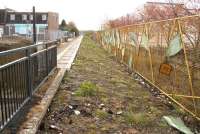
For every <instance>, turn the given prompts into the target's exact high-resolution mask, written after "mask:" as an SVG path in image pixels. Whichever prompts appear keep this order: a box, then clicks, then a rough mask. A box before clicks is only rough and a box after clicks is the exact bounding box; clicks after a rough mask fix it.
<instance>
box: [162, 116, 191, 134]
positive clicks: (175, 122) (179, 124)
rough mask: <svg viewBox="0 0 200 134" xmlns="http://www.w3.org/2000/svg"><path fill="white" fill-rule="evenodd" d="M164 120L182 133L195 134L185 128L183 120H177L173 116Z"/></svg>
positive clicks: (165, 117)
mask: <svg viewBox="0 0 200 134" xmlns="http://www.w3.org/2000/svg"><path fill="white" fill-rule="evenodd" d="M163 118H164V119H165V120H166V121H167V123H168V124H169V125H170V126H172V127H174V128H176V129H177V130H179V131H180V132H182V133H184V134H193V132H192V131H191V130H190V129H189V128H188V127H186V126H185V124H184V122H183V121H182V120H181V118H179V117H178V118H176V117H173V116H163Z"/></svg>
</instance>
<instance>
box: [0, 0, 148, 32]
mask: <svg viewBox="0 0 200 134" xmlns="http://www.w3.org/2000/svg"><path fill="white" fill-rule="evenodd" d="M146 1H147V0H0V8H4V7H7V8H12V9H14V10H17V11H31V10H32V6H33V5H35V6H36V11H52V12H58V13H59V18H60V21H61V20H62V19H65V20H66V21H74V22H75V23H76V25H77V27H78V28H79V29H81V30H88V29H90V30H93V29H98V28H99V27H100V25H101V24H102V22H103V21H104V20H106V19H110V18H117V17H120V16H122V15H125V14H127V13H132V12H134V10H135V9H136V8H137V7H140V6H142V5H143V4H144V3H145V2H146Z"/></svg>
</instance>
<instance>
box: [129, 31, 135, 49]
mask: <svg viewBox="0 0 200 134" xmlns="http://www.w3.org/2000/svg"><path fill="white" fill-rule="evenodd" d="M129 40H130V42H131V44H132V45H133V46H135V45H136V44H137V35H136V33H134V32H130V33H129Z"/></svg>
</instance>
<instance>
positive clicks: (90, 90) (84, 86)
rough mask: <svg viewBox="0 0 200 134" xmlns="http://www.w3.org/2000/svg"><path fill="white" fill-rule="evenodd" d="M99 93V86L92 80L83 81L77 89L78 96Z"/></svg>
mask: <svg viewBox="0 0 200 134" xmlns="http://www.w3.org/2000/svg"><path fill="white" fill-rule="evenodd" d="M98 93H99V87H98V86H96V85H95V84H94V83H92V82H90V81H85V82H83V83H81V85H80V87H79V88H78V89H77V90H76V92H75V95H76V96H82V97H88V96H97V95H98Z"/></svg>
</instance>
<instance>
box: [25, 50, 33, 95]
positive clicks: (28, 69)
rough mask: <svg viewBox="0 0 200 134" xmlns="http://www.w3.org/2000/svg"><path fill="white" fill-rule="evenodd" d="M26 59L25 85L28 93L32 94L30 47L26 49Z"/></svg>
mask: <svg viewBox="0 0 200 134" xmlns="http://www.w3.org/2000/svg"><path fill="white" fill-rule="evenodd" d="M26 56H27V58H28V60H27V66H26V67H27V87H28V95H29V97H31V96H32V72H31V71H32V61H31V53H30V49H26Z"/></svg>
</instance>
